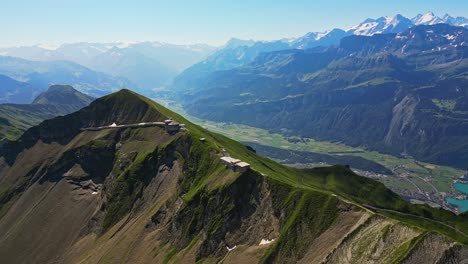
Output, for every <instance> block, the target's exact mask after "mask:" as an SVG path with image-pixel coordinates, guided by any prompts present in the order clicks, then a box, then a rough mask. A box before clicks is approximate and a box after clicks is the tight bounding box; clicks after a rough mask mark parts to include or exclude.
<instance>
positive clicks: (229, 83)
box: [182, 24, 468, 168]
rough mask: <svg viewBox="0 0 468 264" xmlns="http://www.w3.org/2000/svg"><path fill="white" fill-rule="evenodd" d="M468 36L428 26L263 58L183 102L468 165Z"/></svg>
mask: <svg viewBox="0 0 468 264" xmlns="http://www.w3.org/2000/svg"><path fill="white" fill-rule="evenodd" d="M467 38H468V30H467V29H465V28H463V27H455V26H450V25H447V24H435V25H427V26H425V25H421V26H416V27H412V28H410V29H407V30H405V31H404V32H401V33H398V34H394V33H392V34H375V35H372V36H349V37H345V38H343V39H342V40H341V42H340V45H337V46H331V47H316V48H312V49H307V50H298V49H292V50H283V51H275V52H269V53H261V54H260V55H258V56H257V57H255V59H254V60H253V62H251V63H249V64H246V65H244V66H241V67H237V68H234V69H230V70H224V71H214V72H211V73H209V74H208V75H206V76H205V77H198V79H195V80H193V83H192V85H193V86H192V87H193V89H192V90H188V91H186V92H185V97H184V98H182V102H183V103H184V105H185V108H186V110H187V111H188V112H189V113H190V114H192V115H194V116H197V117H201V118H205V119H211V120H215V121H224V122H235V123H243V124H248V125H251V126H254V127H262V128H266V129H269V130H272V131H275V132H280V133H283V134H286V135H300V136H305V137H312V138H316V139H320V140H331V141H341V142H344V143H346V144H348V145H352V146H366V147H368V148H370V149H376V150H379V151H382V152H387V153H392V154H396V155H400V154H405V155H411V156H414V157H415V158H417V159H419V160H423V161H429V162H432V163H439V164H446V165H452V166H458V167H462V168H468V163H467V162H466V160H467V159H468V143H465V142H468V136H467V134H466V131H468V104H467V102H468V100H467V97H466V96H467V95H468V90H467V89H466V88H467V87H468V82H467V80H468V75H467V73H468V43H467V42H466V39H467ZM187 71H188V70H187Z"/></svg>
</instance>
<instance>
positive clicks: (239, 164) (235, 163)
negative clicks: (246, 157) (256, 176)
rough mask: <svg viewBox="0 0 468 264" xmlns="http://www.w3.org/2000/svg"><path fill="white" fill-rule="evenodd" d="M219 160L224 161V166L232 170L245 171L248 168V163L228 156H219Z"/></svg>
mask: <svg viewBox="0 0 468 264" xmlns="http://www.w3.org/2000/svg"><path fill="white" fill-rule="evenodd" d="M221 161H222V162H223V163H224V166H226V167H227V168H229V169H231V170H233V171H238V172H246V171H248V170H249V168H250V164H248V163H247V162H244V161H241V160H239V159H235V158H231V157H228V156H224V157H221Z"/></svg>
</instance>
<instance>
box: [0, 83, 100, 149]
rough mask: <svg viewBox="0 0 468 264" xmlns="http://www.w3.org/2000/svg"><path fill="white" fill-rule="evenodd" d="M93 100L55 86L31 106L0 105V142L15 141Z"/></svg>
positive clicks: (67, 88)
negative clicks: (28, 131) (32, 128)
mask: <svg viewBox="0 0 468 264" xmlns="http://www.w3.org/2000/svg"><path fill="white" fill-rule="evenodd" d="M91 101H93V98H92V97H90V96H88V95H85V94H83V93H81V92H79V91H77V90H75V89H74V88H73V87H71V86H66V85H54V86H51V87H50V88H49V89H48V90H47V91H45V92H43V93H41V94H40V95H38V96H37V97H36V98H35V99H34V101H33V102H32V103H31V104H0V120H1V121H0V140H1V139H5V138H6V139H10V140H14V139H17V138H18V137H20V136H21V134H22V133H23V132H24V131H25V130H26V129H28V128H30V127H32V126H35V125H38V124H39V123H40V122H42V121H43V120H45V119H50V118H53V117H56V116H59V115H66V114H69V113H72V112H75V111H78V110H80V109H81V108H83V107H85V106H87V105H89V103H91Z"/></svg>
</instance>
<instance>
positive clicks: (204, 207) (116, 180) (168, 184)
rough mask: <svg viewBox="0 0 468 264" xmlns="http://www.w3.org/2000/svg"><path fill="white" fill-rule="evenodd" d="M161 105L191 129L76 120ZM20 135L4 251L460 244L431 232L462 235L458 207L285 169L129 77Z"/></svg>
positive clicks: (246, 251)
mask: <svg viewBox="0 0 468 264" xmlns="http://www.w3.org/2000/svg"><path fill="white" fill-rule="evenodd" d="M97 109H101V110H104V109H107V111H104V112H96V111H94V110H97ZM124 112H125V113H129V115H125V116H124V115H121V114H120V113H124ZM92 113H100V115H98V116H94V115H93V114H92ZM167 117H172V118H173V119H174V120H176V121H178V122H181V123H185V124H186V128H187V130H185V131H180V132H179V133H177V134H168V133H167V132H166V131H165V130H164V129H163V128H158V127H147V128H136V129H131V128H125V129H109V130H103V131H80V130H79V127H80V126H82V125H86V126H88V125H96V126H97V125H100V124H107V123H109V122H111V121H112V120H115V119H117V120H118V121H119V123H122V124H125V122H132V123H133V122H144V121H158V120H162V119H164V118H167ZM79 120H81V121H80V122H78V123H77V121H79ZM70 125H73V128H71V129H68V130H67V131H63V129H64V128H66V127H70ZM60 131H63V132H60ZM200 137H203V138H205V140H204V141H201V140H200ZM38 139H41V140H39V141H38ZM28 140H30V142H31V144H30V145H28V147H26V148H21V149H19V148H17V147H13V149H18V150H19V151H18V152H17V153H18V154H19V153H21V155H20V156H18V158H11V159H10V158H7V159H1V160H0V163H1V165H2V166H0V175H1V177H0V183H1V184H2V186H3V191H2V192H0V230H5V232H1V233H0V234H2V235H0V239H1V241H2V243H0V253H1V255H2V256H4V257H5V259H6V260H8V261H11V262H17V261H19V262H23V261H33V260H34V261H39V262H49V261H56V262H59V263H76V262H80V261H83V260H86V262H88V263H97V262H100V261H110V262H115V261H122V260H123V261H125V262H154V261H156V262H158V263H159V262H164V263H168V262H170V263H177V262H181V261H189V262H196V261H202V260H205V261H209V260H210V259H213V258H214V259H215V260H217V261H218V260H222V259H229V260H231V261H237V262H239V261H244V262H245V261H248V262H251V261H254V262H267V263H271V262H273V263H294V262H297V261H300V260H302V261H306V260H307V259H309V261H313V262H316V261H326V262H328V263H340V262H341V260H342V258H344V257H345V256H346V254H343V252H342V251H344V252H346V251H347V250H349V249H350V245H349V244H348V242H350V243H352V244H354V245H355V248H356V247H357V248H358V249H359V250H360V251H362V252H364V253H363V254H354V253H352V254H351V255H350V254H348V255H347V258H351V259H352V260H353V261H358V262H362V261H366V260H368V259H369V256H370V255H372V256H373V257H372V258H373V259H374V260H375V259H378V260H380V261H381V262H382V263H393V262H404V263H418V261H419V262H420V261H425V262H427V261H429V262H433V261H437V260H444V261H448V260H450V261H457V260H459V259H460V258H463V256H465V255H466V254H468V252H467V249H466V248H465V247H463V246H462V245H463V244H459V243H454V242H453V240H451V239H448V238H446V237H444V236H442V235H439V234H437V233H433V232H431V231H435V232H441V233H443V234H446V235H449V236H450V237H452V238H455V239H456V240H458V241H461V242H462V243H467V242H468V238H465V237H464V236H463V232H464V231H465V230H467V229H468V227H467V226H466V221H464V218H465V217H466V215H460V216H455V215H454V214H453V213H450V212H447V211H444V210H440V209H433V208H430V207H428V206H421V205H410V204H409V203H407V202H405V201H404V200H402V199H401V198H400V197H398V196H397V195H396V194H394V193H393V192H391V191H390V190H388V189H386V188H385V187H384V185H383V184H381V183H377V182H375V181H373V180H370V179H367V178H364V177H361V176H358V175H356V174H354V173H353V172H352V171H350V170H349V169H347V168H345V167H343V166H332V167H326V168H315V169H308V170H299V169H293V168H287V167H285V166H282V165H279V164H277V163H275V162H273V161H271V160H268V159H266V158H263V157H260V156H257V155H256V154H255V153H253V152H252V151H251V150H249V149H248V148H246V147H245V146H243V145H242V144H239V143H237V142H235V141H232V140H230V139H229V138H226V137H224V136H221V135H218V134H215V133H212V132H209V131H206V130H204V129H202V128H201V127H198V126H196V125H194V124H192V123H190V122H188V121H187V120H185V119H184V118H183V117H181V116H180V115H177V114H175V113H173V112H171V111H169V110H167V109H165V108H164V107H162V106H160V105H158V104H157V103H155V102H153V101H151V100H149V99H147V98H144V97H141V96H139V95H137V94H135V93H133V92H130V91H128V90H123V91H120V92H117V93H115V94H112V95H109V96H107V97H104V98H100V99H97V100H96V101H94V102H93V103H92V104H91V105H90V106H88V107H87V108H84V109H83V110H81V111H79V112H76V113H73V114H70V115H68V116H65V117H58V118H54V119H52V120H49V121H45V122H44V123H42V124H41V125H39V126H38V127H34V128H31V129H29V130H28V131H27V132H26V133H25V134H24V135H23V137H22V139H20V140H19V141H17V142H12V144H15V145H17V146H23V147H25V146H26V145H25V144H24V143H25V142H26V141H28ZM57 143H59V144H57ZM1 148H2V150H4V149H5V145H3V146H1ZM38 153H43V155H37V154H38ZM224 153H229V154H231V155H233V157H236V158H240V159H242V160H244V161H247V162H249V163H250V164H251V166H252V169H251V170H248V171H246V172H235V171H231V170H230V169H228V168H226V167H224V165H222V164H221V162H220V159H219V158H220V156H221V155H224ZM0 155H1V156H4V152H2V154H0ZM15 156H16V155H15ZM4 158H5V156H4ZM5 161H6V162H8V164H9V165H8V166H5V163H4V162H5ZM10 166H11V167H10ZM13 171H14V172H15V173H12V172H13ZM37 197H42V199H39V200H36V198H37ZM32 201H36V202H34V203H33V202H32ZM57 201H61V202H60V203H57ZM366 208H367V209H366ZM386 210H388V211H386ZM51 211H52V212H54V213H53V214H50V213H47V212H51ZM374 211H376V212H377V213H374ZM25 212H28V213H27V215H28V217H25ZM65 212H67V213H65ZM389 217H390V218H389ZM413 217H414V218H413ZM13 219H23V220H21V221H17V222H15V221H12V220H13ZM73 219H74V220H73ZM64 222H66V223H68V224H67V225H66V228H65V227H64V225H63V223H64ZM60 223H62V224H60ZM263 223H268V224H266V225H265V224H263ZM416 223H417V225H418V226H419V228H423V229H422V230H421V229H419V228H415V227H414V226H415V225H416ZM446 223H447V224H449V225H450V226H452V227H447V226H445V225H444V224H446ZM340 226H341V229H340V230H341V231H338V230H336V229H335V228H338V227H340ZM426 228H427V229H426ZM386 230H387V231H386ZM389 230H391V231H389ZM426 230H427V231H426ZM460 230H462V231H460ZM24 232H28V237H27V240H28V241H29V242H30V243H24V245H25V248H26V249H28V250H24V248H23V249H21V252H22V254H18V251H17V250H18V249H17V247H15V246H14V245H16V244H17V243H22V241H23V242H24V239H26V238H25V237H24V236H21V234H22V233H24ZM336 232H338V233H336ZM381 236H383V237H385V239H384V240H383V242H382V240H380V239H376V237H381ZM327 238H328V239H331V241H332V242H330V243H328V242H325V241H326V239H327ZM364 238H365V241H366V243H364V244H358V241H360V240H362V239H364ZM36 241H43V243H35V242H36ZM138 241H140V242H138ZM143 241H144V243H142V242H143ZM261 241H269V242H264V244H262V242H261ZM45 242H47V243H45ZM135 243H136V245H135ZM259 243H260V244H259ZM316 243H320V244H321V245H322V246H321V248H322V250H319V248H318V247H317V245H316ZM382 243H383V246H384V247H383V253H382V254H377V255H376V254H372V250H373V249H372V248H373V246H370V245H376V246H377V245H379V244H380V245H382ZM132 244H133V245H135V246H131V245H132ZM119 245H121V246H123V247H124V248H126V249H127V250H122V248H121V246H119ZM144 245H146V246H144ZM431 246H432V247H437V248H438V249H437V250H433V249H432V251H431V250H430V247H431ZM32 247H34V249H33V248H32ZM323 247H324V248H323ZM232 248H234V249H232ZM29 249H30V250H29ZM124 252H125V256H123V255H122V254H123V253H124ZM252 252H255V253H254V254H252ZM312 252H314V253H313V254H312ZM450 252H452V253H450ZM424 253H425V254H424ZM429 253H430V254H429ZM449 253H450V254H449ZM420 254H422V256H420ZM310 259H315V260H310Z"/></svg>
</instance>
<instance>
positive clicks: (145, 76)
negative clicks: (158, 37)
mask: <svg viewBox="0 0 468 264" xmlns="http://www.w3.org/2000/svg"><path fill="white" fill-rule="evenodd" d="M215 49H216V48H215V47H212V46H209V45H204V44H197V45H174V44H167V43H160V42H138V43H130V44H127V43H85V42H83V43H71V44H63V45H61V46H60V47H58V48H57V49H46V48H42V47H40V46H31V47H16V48H3V49H0V55H4V56H12V57H18V58H23V59H27V60H34V61H71V62H75V63H78V64H81V65H83V66H85V67H88V68H90V69H92V70H94V71H98V72H103V73H106V74H110V75H112V76H114V77H124V78H126V79H128V80H130V81H131V82H133V83H134V84H136V85H138V87H139V88H141V89H146V90H148V89H152V88H157V87H160V86H164V85H167V84H168V83H169V82H170V81H172V78H174V77H175V76H176V75H177V74H178V73H179V72H180V71H182V70H184V69H185V68H187V67H189V66H191V65H193V64H194V63H197V62H199V61H201V60H203V59H205V58H206V56H208V55H209V54H211V53H212V52H213V51H214V50H215ZM120 88H121V87H120Z"/></svg>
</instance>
